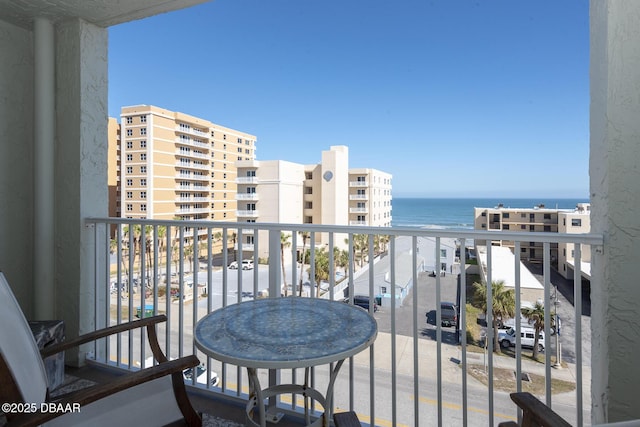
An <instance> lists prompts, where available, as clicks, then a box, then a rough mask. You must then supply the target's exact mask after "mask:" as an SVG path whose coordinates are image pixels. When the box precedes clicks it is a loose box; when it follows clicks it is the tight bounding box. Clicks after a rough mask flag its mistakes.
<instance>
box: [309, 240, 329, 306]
mask: <svg viewBox="0 0 640 427" xmlns="http://www.w3.org/2000/svg"><path fill="white" fill-rule="evenodd" d="M313 265H314V270H315V271H314V276H313V277H314V279H315V281H316V287H317V289H318V291H319V290H320V282H322V281H323V280H329V254H327V252H326V251H325V249H324V248H321V249H316V250H315V260H314V264H313ZM309 270H310V269H309ZM316 295H317V296H319V295H320V292H318V293H317V294H316Z"/></svg>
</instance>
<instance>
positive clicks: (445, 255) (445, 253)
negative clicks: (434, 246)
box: [440, 249, 447, 258]
mask: <svg viewBox="0 0 640 427" xmlns="http://www.w3.org/2000/svg"><path fill="white" fill-rule="evenodd" d="M446 257H447V250H446V249H440V258H446Z"/></svg>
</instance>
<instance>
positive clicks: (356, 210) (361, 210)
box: [349, 208, 369, 213]
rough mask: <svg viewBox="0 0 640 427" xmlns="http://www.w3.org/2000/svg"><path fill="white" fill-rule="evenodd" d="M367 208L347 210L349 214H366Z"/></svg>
mask: <svg viewBox="0 0 640 427" xmlns="http://www.w3.org/2000/svg"><path fill="white" fill-rule="evenodd" d="M367 212H369V208H349V213H367Z"/></svg>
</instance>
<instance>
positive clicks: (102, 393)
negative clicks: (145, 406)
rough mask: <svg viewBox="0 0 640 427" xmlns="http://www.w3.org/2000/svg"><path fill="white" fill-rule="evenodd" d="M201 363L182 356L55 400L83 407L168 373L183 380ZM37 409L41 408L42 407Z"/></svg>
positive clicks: (19, 421) (18, 419)
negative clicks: (188, 369)
mask: <svg viewBox="0 0 640 427" xmlns="http://www.w3.org/2000/svg"><path fill="white" fill-rule="evenodd" d="M199 364H200V361H199V360H198V358H197V357H196V356H193V355H192V356H186V357H182V358H180V359H176V360H171V361H168V362H164V363H160V364H158V365H156V366H153V367H151V368H147V369H141V370H139V371H136V372H132V373H130V374H127V375H122V376H120V377H117V378H114V379H113V380H111V381H110V382H109V383H106V384H98V385H96V386H93V387H89V388H86V389H83V390H80V391H77V392H75V393H70V394H68V395H66V396H65V397H64V399H62V400H59V401H54V402H55V403H56V404H62V405H64V406H65V407H66V405H67V404H71V405H73V404H74V403H76V404H78V403H79V404H80V407H81V408H82V406H84V405H88V404H90V403H92V402H95V401H97V400H100V399H102V398H104V397H107V396H109V395H112V394H115V393H118V392H120V391H123V390H127V389H129V388H131V387H133V386H136V385H138V384H143V383H145V382H148V381H152V380H155V379H158V378H162V377H164V376H166V375H170V374H174V375H175V374H177V375H180V379H181V380H182V371H183V370H185V369H187V368H193V367H194V366H197V365H199ZM37 409H38V410H40V408H37ZM63 414H64V413H63V412H55V411H52V412H34V413H26V414H20V415H17V416H15V417H13V418H11V420H10V421H9V423H8V424H6V426H7V427H10V426H21V427H27V426H38V425H40V424H42V423H44V422H46V421H49V420H52V419H54V418H56V417H58V416H61V415H63Z"/></svg>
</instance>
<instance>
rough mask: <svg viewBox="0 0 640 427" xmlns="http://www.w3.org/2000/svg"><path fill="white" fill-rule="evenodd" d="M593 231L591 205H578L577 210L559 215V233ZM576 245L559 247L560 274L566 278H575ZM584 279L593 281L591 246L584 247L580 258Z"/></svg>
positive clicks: (565, 244)
mask: <svg viewBox="0 0 640 427" xmlns="http://www.w3.org/2000/svg"><path fill="white" fill-rule="evenodd" d="M590 231H591V205H590V204H589V203H578V205H577V206H576V209H575V210H573V211H569V212H559V213H558V233H569V234H578V233H589V232H590ZM574 263H575V245H574V244H573V243H560V244H559V247H558V272H559V273H560V274H561V275H562V276H563V277H564V278H565V279H570V278H573V271H574V269H575V264H574ZM580 271H581V272H582V277H583V278H584V279H587V280H591V246H588V245H582V247H581V257H580Z"/></svg>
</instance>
